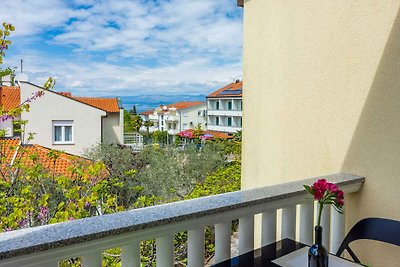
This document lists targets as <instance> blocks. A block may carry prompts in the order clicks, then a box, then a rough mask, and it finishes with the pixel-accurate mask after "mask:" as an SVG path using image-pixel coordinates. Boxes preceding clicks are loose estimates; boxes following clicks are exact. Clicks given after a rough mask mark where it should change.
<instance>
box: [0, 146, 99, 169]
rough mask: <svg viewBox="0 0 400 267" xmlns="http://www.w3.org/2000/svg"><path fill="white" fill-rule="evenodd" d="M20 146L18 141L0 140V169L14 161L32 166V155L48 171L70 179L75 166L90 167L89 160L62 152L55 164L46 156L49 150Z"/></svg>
mask: <svg viewBox="0 0 400 267" xmlns="http://www.w3.org/2000/svg"><path fill="white" fill-rule="evenodd" d="M19 145H20V140H19V139H0V153H1V157H2V158H3V159H4V160H3V161H2V164H1V165H0V167H1V168H2V169H3V168H5V166H4V164H8V165H9V164H11V163H12V162H13V161H14V162H15V160H20V162H22V163H23V164H25V166H31V165H33V161H32V159H31V156H32V155H37V157H38V160H39V162H40V163H41V164H42V165H43V166H44V167H45V168H46V169H48V170H50V171H54V173H56V174H61V175H65V176H68V177H72V176H73V174H72V172H71V170H70V168H71V167H72V166H74V165H75V164H78V163H80V164H85V165H90V164H92V163H93V162H92V161H91V160H88V159H85V158H82V157H79V156H73V155H70V154H67V153H64V152H61V154H60V156H59V157H58V158H57V160H56V162H55V164H54V162H53V161H52V160H51V159H50V158H49V157H48V156H47V154H48V153H49V152H50V151H51V149H49V148H46V147H43V146H41V145H38V144H33V145H22V146H21V147H18V146H19Z"/></svg>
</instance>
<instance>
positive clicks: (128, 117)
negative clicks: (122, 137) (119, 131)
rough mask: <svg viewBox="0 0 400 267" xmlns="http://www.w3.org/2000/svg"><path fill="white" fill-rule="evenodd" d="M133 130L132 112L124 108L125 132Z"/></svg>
mask: <svg viewBox="0 0 400 267" xmlns="http://www.w3.org/2000/svg"><path fill="white" fill-rule="evenodd" d="M132 132H133V122H132V120H131V114H130V113H129V111H127V110H124V133H132Z"/></svg>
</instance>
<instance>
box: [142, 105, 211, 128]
mask: <svg viewBox="0 0 400 267" xmlns="http://www.w3.org/2000/svg"><path fill="white" fill-rule="evenodd" d="M140 116H141V117H142V118H143V121H147V120H150V121H152V122H153V123H154V126H153V127H150V129H149V130H150V132H153V131H156V130H158V131H168V133H169V134H177V133H179V132H180V131H183V130H187V129H194V128H196V127H198V126H200V127H201V129H203V130H204V129H205V128H206V103H204V102H178V103H173V104H169V105H161V106H159V107H158V108H156V109H155V110H151V111H145V112H142V113H140ZM142 130H146V127H142Z"/></svg>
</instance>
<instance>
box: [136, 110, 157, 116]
mask: <svg viewBox="0 0 400 267" xmlns="http://www.w3.org/2000/svg"><path fill="white" fill-rule="evenodd" d="M153 113H154V110H153V109H152V110H146V111H143V112H141V113H139V115H144V116H148V115H151V114H153Z"/></svg>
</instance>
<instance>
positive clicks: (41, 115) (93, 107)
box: [0, 82, 123, 155]
mask: <svg viewBox="0 0 400 267" xmlns="http://www.w3.org/2000/svg"><path fill="white" fill-rule="evenodd" d="M19 85H20V87H6V86H3V87H1V92H2V93H1V94H0V95H1V98H0V104H1V105H2V106H3V108H4V109H5V110H9V109H11V108H15V107H17V106H18V105H19V104H20V103H23V102H25V101H26V100H27V99H31V98H32V97H33V96H34V95H35V94H36V93H37V92H38V91H41V90H43V88H42V87H40V86H37V85H34V84H32V83H29V82H19ZM3 92H5V93H3ZM21 119H22V120H28V124H27V125H26V129H25V132H26V133H35V136H34V141H33V142H34V143H37V144H39V145H42V146H44V147H47V148H51V149H57V150H64V151H65V152H67V153H71V154H75V155H82V154H83V153H84V151H85V149H87V148H89V147H91V146H93V145H95V144H97V143H123V109H122V108H120V107H119V101H118V99H117V98H93V97H73V96H72V95H71V94H70V93H58V92H54V91H52V90H46V91H45V93H44V95H43V96H41V97H37V98H36V99H35V100H32V101H31V103H30V110H29V112H24V113H22V115H21ZM0 128H5V129H7V136H10V137H11V136H14V131H13V129H12V123H11V120H7V121H4V122H1V121H0ZM22 139H23V141H24V142H26V140H27V139H26V138H22Z"/></svg>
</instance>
